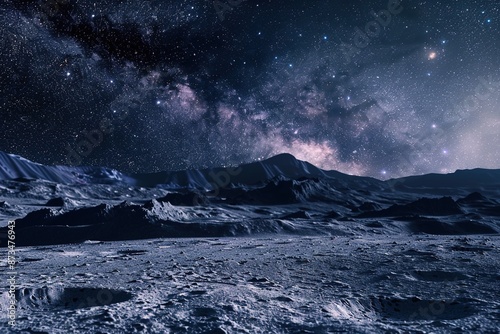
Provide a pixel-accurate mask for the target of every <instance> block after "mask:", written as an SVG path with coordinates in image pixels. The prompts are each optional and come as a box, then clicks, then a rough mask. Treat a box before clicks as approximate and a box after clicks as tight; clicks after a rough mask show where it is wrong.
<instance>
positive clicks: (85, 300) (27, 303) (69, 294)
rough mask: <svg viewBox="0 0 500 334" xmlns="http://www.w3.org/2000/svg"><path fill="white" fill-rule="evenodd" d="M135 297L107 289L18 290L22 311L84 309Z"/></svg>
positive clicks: (17, 298)
mask: <svg viewBox="0 0 500 334" xmlns="http://www.w3.org/2000/svg"><path fill="white" fill-rule="evenodd" d="M132 297H133V295H132V294H131V293H129V292H126V291H122V290H114V289H107V288H78V287H67V288H65V287H42V288H24V289H19V290H16V300H17V305H18V308H20V309H35V310H37V309H40V310H48V309H56V310H57V309H71V310H74V309H82V308H87V307H94V306H105V305H111V304H116V303H121V302H125V301H128V300H130V299H132Z"/></svg>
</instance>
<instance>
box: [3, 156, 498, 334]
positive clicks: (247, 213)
mask: <svg viewBox="0 0 500 334" xmlns="http://www.w3.org/2000/svg"><path fill="white" fill-rule="evenodd" d="M499 221H500V170H486V169H475V170H461V171H457V172H455V173H453V174H447V175H438V174H430V175H423V176H414V177H407V178H401V179H393V180H388V181H380V180H376V179H373V178H365V177H356V176H350V175H346V174H342V173H339V172H335V171H325V170H321V169H319V168H316V167H315V166H313V165H311V164H309V163H307V162H304V161H300V160H296V159H295V158H294V157H293V156H291V155H286V154H285V155H279V156H276V157H273V158H271V159H268V160H264V161H259V162H255V163H251V164H246V165H242V166H236V167H231V168H214V169H205V170H188V171H175V172H163V173H155V174H135V175H129V174H123V173H120V172H119V171H116V170H111V169H106V168H95V167H65V166H44V165H40V164H37V163H35V162H31V161H28V160H26V159H24V158H22V157H19V156H15V155H9V154H5V153H0V224H1V225H0V246H1V247H0V252H1V253H2V255H1V256H0V267H1V268H2V270H1V280H2V284H1V286H2V290H1V292H0V308H1V310H0V311H1V314H0V319H1V321H0V332H1V333H68V332H70V333H71V332H74V333H339V332H346V333H430V332H432V333H466V332H467V333H472V332H475V333H498V327H499V319H500V292H499V289H498V287H499V282H500V271H499V268H500V266H499V264H500V263H499V261H500V249H499V247H500V242H499V239H498V232H499V231H500V224H499ZM9 240H10V241H12V242H14V243H15V244H12V245H11V246H10V247H9V244H8V242H9ZM9 256H10V257H9ZM12 259H15V262H14V263H12V261H11V260H12ZM12 286H14V288H12ZM12 303H15V312H14V313H15V320H14V322H15V323H14V324H13V323H11V320H12V319H11V318H9V315H11V314H13V313H12V312H10V310H11V307H10V305H12Z"/></svg>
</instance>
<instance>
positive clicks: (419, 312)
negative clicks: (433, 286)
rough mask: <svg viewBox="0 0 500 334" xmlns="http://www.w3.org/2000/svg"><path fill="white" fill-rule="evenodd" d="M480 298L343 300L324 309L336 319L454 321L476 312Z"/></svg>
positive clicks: (373, 297) (372, 298) (374, 298)
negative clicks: (477, 299)
mask: <svg viewBox="0 0 500 334" xmlns="http://www.w3.org/2000/svg"><path fill="white" fill-rule="evenodd" d="M477 303H478V301H476V300H472V299H457V300H423V299H420V298H418V297H410V298H389V297H375V296H372V297H370V298H368V299H341V300H339V301H335V302H332V303H329V304H328V305H326V306H325V307H324V308H323V312H326V313H328V314H329V315H330V316H331V317H333V318H336V319H345V320H352V321H360V320H363V319H365V320H370V321H374V320H393V321H426V320H428V321H435V320H454V319H461V318H466V317H469V316H471V315H474V314H475V313H476V312H477V310H478V307H477V306H478V305H477Z"/></svg>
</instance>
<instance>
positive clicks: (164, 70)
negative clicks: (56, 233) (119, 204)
mask: <svg viewBox="0 0 500 334" xmlns="http://www.w3.org/2000/svg"><path fill="white" fill-rule="evenodd" d="M377 13H379V14H377ZM0 29H1V45H0V73H1V76H0V92H1V95H0V150H2V151H6V152H9V153H15V154H19V155H22V156H24V157H26V158H28V159H31V160H34V161H37V162H40V163H45V164H73V165H100V166H107V167H113V168H117V169H120V170H122V171H128V172H138V171H141V172H151V171H159V170H171V169H184V168H198V167H208V166H215V165H229V164H238V163H242V162H248V161H252V160H256V159H262V158H267V157H270V156H272V155H275V154H278V153H282V152H289V153H291V154H293V155H295V156H296V157H297V158H299V159H302V160H308V161H310V162H311V163H313V164H316V165H318V166H319V167H322V168H325V169H336V170H339V171H342V172H346V173H350V174H356V175H369V176H374V177H377V178H389V177H397V176H403V175H410V174H421V173H429V172H452V171H455V170H456V169H464V168H474V167H486V168H500V150H499V144H500V109H499V107H500V94H499V92H500V66H499V65H500V56H499V55H500V37H499V36H500V34H499V30H500V4H499V3H498V1H488V0H483V1H475V0H457V1H453V0H450V1H401V3H399V4H398V3H397V1H393V0H391V1H386V0H385V1H361V0H359V1H353V0H350V1H346V0H331V1H326V0H321V1H319V0H318V1H317V0H308V1H304V0H301V1H295V0H286V1H274V0H273V1H271V0H266V1H264V0H262V1H260V0H248V1H241V2H240V1H238V0H231V1H229V0H220V1H215V2H213V1H211V0H190V1H164V0H159V1H156V0H155V1H144V0H141V1H135V0H113V1H109V0H103V1H95V0H92V1H87V0H75V1H71V0H46V1H45V0H38V1H35V0H23V1H14V0H6V1H5V0H4V1H2V4H1V5H0Z"/></svg>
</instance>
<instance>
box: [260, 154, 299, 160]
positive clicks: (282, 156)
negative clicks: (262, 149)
mask: <svg viewBox="0 0 500 334" xmlns="http://www.w3.org/2000/svg"><path fill="white" fill-rule="evenodd" d="M263 161H268V162H295V161H297V158H295V157H294V156H293V155H291V154H290V153H280V154H277V155H275V156H272V157H270V158H267V159H265V160H263Z"/></svg>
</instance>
